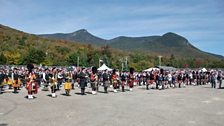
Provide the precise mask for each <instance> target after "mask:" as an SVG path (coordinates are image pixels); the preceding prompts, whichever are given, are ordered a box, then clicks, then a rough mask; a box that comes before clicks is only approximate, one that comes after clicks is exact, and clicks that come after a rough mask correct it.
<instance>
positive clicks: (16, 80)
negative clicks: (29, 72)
mask: <svg viewBox="0 0 224 126" xmlns="http://www.w3.org/2000/svg"><path fill="white" fill-rule="evenodd" d="M12 78H13V85H12V87H13V89H14V91H13V93H18V90H19V87H20V80H19V75H18V72H17V70H16V69H14V71H13V74H12Z"/></svg>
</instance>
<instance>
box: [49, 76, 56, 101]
mask: <svg viewBox="0 0 224 126" xmlns="http://www.w3.org/2000/svg"><path fill="white" fill-rule="evenodd" d="M49 79H50V80H49V82H50V87H51V97H52V98H56V97H57V96H56V83H57V82H56V79H55V78H54V75H53V74H49Z"/></svg>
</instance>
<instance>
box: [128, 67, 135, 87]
mask: <svg viewBox="0 0 224 126" xmlns="http://www.w3.org/2000/svg"><path fill="white" fill-rule="evenodd" d="M134 82H135V76H134V68H130V74H129V90H130V91H132V90H133V87H134Z"/></svg>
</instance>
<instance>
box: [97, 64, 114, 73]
mask: <svg viewBox="0 0 224 126" xmlns="http://www.w3.org/2000/svg"><path fill="white" fill-rule="evenodd" d="M97 70H108V71H111V70H112V69H110V68H109V67H107V66H106V65H105V64H103V65H102V66H101V67H99V68H98V69H97Z"/></svg>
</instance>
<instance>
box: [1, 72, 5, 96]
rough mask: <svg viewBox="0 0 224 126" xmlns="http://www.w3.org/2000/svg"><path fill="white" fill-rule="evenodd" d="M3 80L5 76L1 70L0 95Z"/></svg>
mask: <svg viewBox="0 0 224 126" xmlns="http://www.w3.org/2000/svg"><path fill="white" fill-rule="evenodd" d="M4 79H5V75H4V73H3V71H2V70H0V94H2V92H3V88H4V84H3V81H4Z"/></svg>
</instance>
